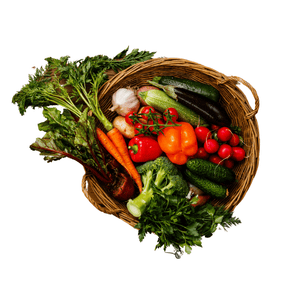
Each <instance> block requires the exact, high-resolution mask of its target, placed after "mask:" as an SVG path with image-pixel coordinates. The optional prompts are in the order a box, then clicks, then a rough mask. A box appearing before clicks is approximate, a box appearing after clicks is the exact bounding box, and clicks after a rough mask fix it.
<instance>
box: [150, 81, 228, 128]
mask: <svg viewBox="0 0 300 300" xmlns="http://www.w3.org/2000/svg"><path fill="white" fill-rule="evenodd" d="M149 83H150V84H152V85H154V86H156V87H158V88H161V89H162V90H163V91H164V92H165V93H166V94H167V95H168V96H169V97H171V98H173V99H175V100H177V101H178V102H179V103H181V104H182V105H184V106H186V107H188V108H190V109H191V110H193V111H194V112H195V113H197V114H198V115H199V116H200V117H202V118H204V119H205V120H206V121H207V122H208V123H210V124H214V125H219V126H227V127H228V126H230V125H231V119H230V118H229V116H228V114H227V112H226V111H225V109H224V108H223V106H222V105H221V104H220V103H219V102H216V101H213V100H211V99H209V98H206V97H204V96H202V95H199V94H198V93H195V92H192V91H189V90H187V89H184V88H180V87H175V86H173V85H161V84H158V83H156V82H154V81H149Z"/></svg>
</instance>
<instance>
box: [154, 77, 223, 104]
mask: <svg viewBox="0 0 300 300" xmlns="http://www.w3.org/2000/svg"><path fill="white" fill-rule="evenodd" d="M153 81H156V82H157V83H160V84H162V85H173V86H175V87H180V88H184V89H186V90H189V91H191V92H194V93H197V94H200V95H202V96H204V97H206V98H208V99H211V100H212V101H216V102H217V101H219V99H220V92H219V91H218V90H217V89H216V88H214V87H213V86H211V85H209V84H204V83H201V82H198V81H193V80H189V79H181V78H176V77H173V76H161V77H154V78H153Z"/></svg>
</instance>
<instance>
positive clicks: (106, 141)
mask: <svg viewBox="0 0 300 300" xmlns="http://www.w3.org/2000/svg"><path fill="white" fill-rule="evenodd" d="M96 133H97V137H98V139H99V141H100V142H101V144H102V145H103V146H104V148H105V149H106V150H107V151H108V152H109V153H110V154H111V155H112V156H113V157H114V158H115V159H116V160H117V161H118V162H119V163H120V164H121V165H122V166H123V167H124V168H126V167H125V162H124V159H123V157H122V156H121V154H120V153H119V150H118V149H117V148H116V146H115V144H114V143H113V142H112V141H111V140H110V138H109V137H108V136H107V135H106V134H105V133H104V132H103V131H102V130H101V129H100V128H97V129H96Z"/></svg>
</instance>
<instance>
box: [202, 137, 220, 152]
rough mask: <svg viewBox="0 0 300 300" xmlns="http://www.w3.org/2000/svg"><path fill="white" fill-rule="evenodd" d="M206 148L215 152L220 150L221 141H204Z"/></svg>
mask: <svg viewBox="0 0 300 300" xmlns="http://www.w3.org/2000/svg"><path fill="white" fill-rule="evenodd" d="M204 149H205V151H206V152H208V153H215V152H217V151H218V150H219V143H218V142H217V141H216V140H214V139H208V140H207V141H206V142H205V143H204Z"/></svg>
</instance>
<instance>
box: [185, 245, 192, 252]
mask: <svg viewBox="0 0 300 300" xmlns="http://www.w3.org/2000/svg"><path fill="white" fill-rule="evenodd" d="M184 250H185V252H186V253H187V254H191V253H192V247H191V246H189V245H187V244H185V245H184Z"/></svg>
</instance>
